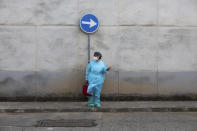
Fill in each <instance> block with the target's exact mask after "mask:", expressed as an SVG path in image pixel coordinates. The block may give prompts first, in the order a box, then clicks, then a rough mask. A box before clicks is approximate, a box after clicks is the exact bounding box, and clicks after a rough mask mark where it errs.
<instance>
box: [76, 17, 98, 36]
mask: <svg viewBox="0 0 197 131" xmlns="http://www.w3.org/2000/svg"><path fill="white" fill-rule="evenodd" d="M80 27H81V29H82V30H83V31H84V32H85V33H94V32H95V31H96V30H97V29H98V27H99V21H98V19H97V17H96V16H95V15H93V14H85V15H84V16H82V17H81V20H80Z"/></svg>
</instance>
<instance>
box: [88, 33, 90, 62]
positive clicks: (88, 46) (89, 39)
mask: <svg viewBox="0 0 197 131" xmlns="http://www.w3.org/2000/svg"><path fill="white" fill-rule="evenodd" d="M88 63H90V34H89V33H88Z"/></svg>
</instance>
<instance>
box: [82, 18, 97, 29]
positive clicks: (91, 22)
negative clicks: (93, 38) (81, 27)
mask: <svg viewBox="0 0 197 131" xmlns="http://www.w3.org/2000/svg"><path fill="white" fill-rule="evenodd" d="M82 24H87V25H90V26H89V27H90V28H91V27H93V26H95V25H96V22H94V21H93V20H92V19H90V21H82Z"/></svg>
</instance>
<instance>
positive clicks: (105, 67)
mask: <svg viewBox="0 0 197 131" xmlns="http://www.w3.org/2000/svg"><path fill="white" fill-rule="evenodd" d="M110 69H111V67H108V68H107V66H106V65H105V64H104V70H103V72H104V74H108V71H109V70H110Z"/></svg>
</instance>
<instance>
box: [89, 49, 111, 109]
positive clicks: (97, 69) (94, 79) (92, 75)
mask: <svg viewBox="0 0 197 131" xmlns="http://www.w3.org/2000/svg"><path fill="white" fill-rule="evenodd" d="M101 58H102V54H101V53H100V52H95V53H94V60H92V61H91V62H90V63H89V64H88V65H87V67H86V82H88V84H89V85H88V89H87V93H89V94H91V95H92V96H90V97H89V100H88V106H90V107H93V106H96V107H101V104H100V93H101V89H102V86H103V83H104V80H105V74H107V73H108V71H109V70H110V69H111V67H109V68H107V67H106V65H105V63H104V62H103V61H102V60H101Z"/></svg>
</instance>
